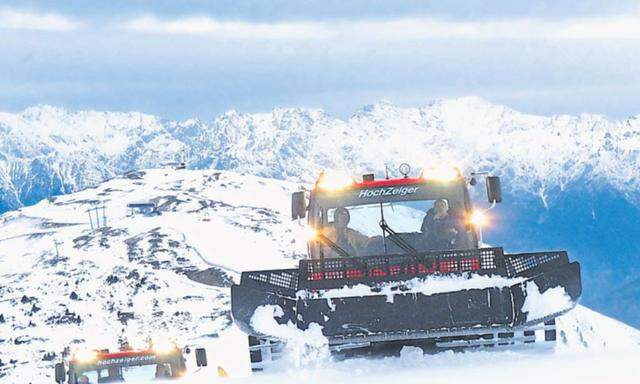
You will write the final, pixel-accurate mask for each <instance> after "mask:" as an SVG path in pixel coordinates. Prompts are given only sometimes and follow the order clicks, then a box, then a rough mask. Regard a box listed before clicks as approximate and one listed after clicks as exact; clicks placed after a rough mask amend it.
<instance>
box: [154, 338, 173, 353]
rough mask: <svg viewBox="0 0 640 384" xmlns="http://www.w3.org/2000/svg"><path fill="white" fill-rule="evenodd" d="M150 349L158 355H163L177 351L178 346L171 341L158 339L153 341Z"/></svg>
mask: <svg viewBox="0 0 640 384" xmlns="http://www.w3.org/2000/svg"><path fill="white" fill-rule="evenodd" d="M152 348H153V351H154V352H155V353H157V354H158V355H163V354H166V353H170V352H173V351H175V350H176V349H178V346H177V345H176V343H174V342H173V341H171V340H168V339H163V338H158V339H153V344H152Z"/></svg>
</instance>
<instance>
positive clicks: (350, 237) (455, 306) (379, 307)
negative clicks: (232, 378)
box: [231, 164, 582, 369]
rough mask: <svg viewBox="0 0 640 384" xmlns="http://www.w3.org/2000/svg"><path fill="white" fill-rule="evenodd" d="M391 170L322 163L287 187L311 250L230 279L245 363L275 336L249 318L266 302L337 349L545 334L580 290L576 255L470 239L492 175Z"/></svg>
mask: <svg viewBox="0 0 640 384" xmlns="http://www.w3.org/2000/svg"><path fill="white" fill-rule="evenodd" d="M400 173H401V174H402V175H403V176H402V177H400V178H396V179H390V178H385V179H380V180H376V179H375V178H374V175H372V174H367V175H363V177H362V179H361V180H358V181H354V179H352V178H350V177H346V178H345V177H335V176H332V175H330V174H325V173H323V174H321V175H320V177H319V178H318V180H317V182H316V183H315V186H314V188H313V189H312V190H311V191H309V192H307V191H300V192H296V193H294V194H293V196H292V217H293V219H302V218H304V217H308V225H309V227H310V228H312V229H313V231H314V233H313V234H312V235H311V236H310V237H311V239H310V240H309V241H308V252H309V259H307V260H301V261H300V262H299V267H298V268H295V269H283V270H265V271H251V272H244V273H242V277H241V281H240V284H238V285H234V286H233V287H232V288H231V307H232V313H233V319H234V321H235V323H236V324H237V325H238V326H239V327H240V328H241V329H242V330H243V331H244V332H246V333H247V334H248V335H249V345H250V354H251V360H252V363H253V367H254V368H255V369H260V368H261V366H262V364H263V362H264V361H265V360H268V359H270V358H271V357H272V356H274V355H276V354H277V353H278V350H279V348H280V346H281V344H282V343H281V341H280V340H277V339H274V338H272V337H270V335H266V334H262V333H260V331H259V330H256V329H254V326H253V325H252V317H253V316H254V311H255V310H256V309H257V308H258V307H260V306H265V305H272V306H274V307H275V306H278V307H280V308H281V309H282V311H280V310H278V311H277V312H281V313H282V312H283V313H284V314H283V315H282V316H280V317H278V318H276V320H277V321H278V322H279V323H281V324H285V323H289V322H291V323H292V324H295V326H296V327H298V328H299V329H302V330H305V329H307V328H308V327H309V325H310V324H312V323H317V324H319V325H320V326H322V333H323V334H324V335H325V336H326V338H327V339H328V342H329V346H330V348H331V349H332V350H337V351H341V350H348V349H355V348H367V347H377V346H381V345H407V344H411V345H419V346H422V347H433V348H438V347H450V348H457V347H473V346H496V345H509V344H514V343H520V342H523V343H529V342H534V341H536V339H540V340H542V339H543V335H544V340H546V341H553V340H555V338H556V333H555V321H554V319H555V318H556V317H557V316H559V315H561V314H563V313H565V312H567V311H569V310H570V309H572V308H573V307H574V306H575V305H576V303H577V301H578V299H579V297H580V295H581V292H582V285H581V280H580V266H579V264H578V263H577V262H570V261H569V259H568V257H567V252H565V251H545V252H535V253H520V254H505V253H504V251H503V249H502V248H499V247H481V246H480V244H482V239H481V236H482V225H483V224H484V221H485V218H486V217H487V216H488V214H487V213H488V212H492V211H490V209H491V208H493V207H494V206H495V204H496V203H499V202H501V201H502V192H501V188H500V179H499V178H498V177H495V176H489V175H487V174H486V173H475V174H471V175H470V176H468V177H464V176H463V175H462V174H461V173H460V171H459V170H457V169H455V168H452V169H433V170H430V169H424V170H422V171H421V172H420V174H419V175H418V176H417V177H411V176H409V174H410V168H409V166H408V165H406V164H403V165H402V166H401V167H400ZM479 178H484V179H485V182H486V191H487V195H488V201H489V203H490V204H492V205H491V206H490V207H488V208H487V209H484V210H474V208H473V207H472V203H471V199H470V197H469V189H468V187H469V186H474V185H476V184H477V180H478V179H479ZM363 286H364V288H365V289H364V291H363V289H362V288H363ZM354 287H355V288H358V289H355V288H354ZM363 292H364V293H363ZM536 331H539V332H536ZM536 334H537V337H536ZM354 352H355V351H354Z"/></svg>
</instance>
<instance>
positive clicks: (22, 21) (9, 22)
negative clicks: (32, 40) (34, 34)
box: [0, 8, 81, 31]
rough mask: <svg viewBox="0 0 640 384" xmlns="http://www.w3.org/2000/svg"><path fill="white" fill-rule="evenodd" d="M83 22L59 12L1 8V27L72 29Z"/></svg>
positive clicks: (50, 29)
mask: <svg viewBox="0 0 640 384" xmlns="http://www.w3.org/2000/svg"><path fill="white" fill-rule="evenodd" d="M80 25H81V23H79V22H77V21H75V20H72V19H70V18H68V17H66V16H63V15H60V14H57V13H40V12H32V11H22V10H15V9H10V8H0V29H21V30H36V31H71V30H74V29H77V28H79V27H80Z"/></svg>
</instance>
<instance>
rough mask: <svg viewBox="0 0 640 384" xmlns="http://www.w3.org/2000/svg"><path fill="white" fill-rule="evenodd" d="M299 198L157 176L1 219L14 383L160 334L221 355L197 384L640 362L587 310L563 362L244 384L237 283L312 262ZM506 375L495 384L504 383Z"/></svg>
mask: <svg viewBox="0 0 640 384" xmlns="http://www.w3.org/2000/svg"><path fill="white" fill-rule="evenodd" d="M297 187H298V186H297V185H296V184H294V183H291V182H285V181H279V180H273V179H264V178H259V177H254V176H248V175H241V174H236V173H231V172H220V171H188V170H182V171H177V170H173V169H154V170H144V171H139V172H133V173H130V174H128V175H127V176H125V177H119V178H114V179H112V180H110V181H107V182H105V183H102V184H100V185H99V186H97V187H96V188H91V189H86V190H83V191H80V192H77V193H74V194H70V195H66V196H61V197H57V198H53V199H50V200H44V201H42V202H41V203H39V204H37V205H34V206H32V207H28V208H23V209H21V210H18V211H13V212H10V213H6V214H4V215H3V216H0V315H1V316H2V318H1V319H2V320H0V360H2V365H0V382H2V383H4V382H7V383H14V382H29V381H31V382H34V383H41V382H50V380H51V378H50V376H51V374H52V369H51V367H52V364H53V363H52V362H51V361H47V360H46V359H44V358H45V355H46V354H48V353H59V352H60V350H61V349H62V347H64V346H66V345H68V344H71V345H87V346H94V347H104V346H108V347H114V345H115V344H116V342H117V338H118V337H123V336H126V337H127V338H128V339H129V340H132V341H133V342H136V341H140V340H141V339H144V338H145V337H147V336H149V335H153V334H156V333H158V332H160V333H162V334H168V335H173V336H175V337H176V338H177V339H179V340H182V341H183V342H187V343H197V344H203V345H206V346H207V347H208V350H209V355H210V362H211V365H210V367H209V368H207V369H204V370H201V371H198V372H194V373H192V374H191V375H190V376H189V377H187V378H185V381H184V382H186V383H197V382H211V381H212V380H214V379H215V377H216V376H217V372H216V368H217V366H218V365H221V366H223V367H225V368H226V369H227V370H228V371H229V372H230V373H231V374H232V375H233V376H238V377H239V378H238V379H236V380H237V381H238V382H287V381H288V382H296V383H297V382H300V380H303V381H305V382H307V381H309V382H326V381H327V380H331V381H335V382H341V381H345V378H349V379H350V378H352V377H355V378H356V380H359V381H360V382H364V381H367V382H369V381H375V380H378V382H383V381H385V380H386V381H389V380H399V379H400V378H403V379H405V381H406V382H421V381H420V380H422V378H423V377H424V376H425V375H428V376H429V377H432V378H433V382H450V381H451V375H454V376H455V377H456V378H459V379H460V380H463V379H471V378H473V377H474V376H476V373H474V372H475V371H473V370H469V367H478V369H480V370H481V371H487V372H489V371H491V370H494V371H495V370H496V364H498V363H500V364H502V363H504V362H507V368H506V369H507V370H508V371H509V370H510V371H518V370H520V369H523V370H524V372H527V371H526V369H525V368H524V367H523V366H525V365H527V364H526V363H524V362H523V359H524V357H527V358H530V359H531V360H532V361H533V363H532V367H537V368H538V369H548V366H549V365H550V364H552V361H555V360H556V359H560V360H559V361H562V363H561V365H562V367H564V369H574V368H575V369H577V365H580V364H583V363H579V362H580V361H583V362H584V364H590V365H588V366H589V367H596V366H597V365H594V364H591V362H592V360H597V361H602V360H606V361H609V360H611V361H617V362H618V363H619V362H620V361H622V360H620V359H619V356H621V355H619V353H623V351H626V352H624V353H626V354H627V356H638V354H639V352H638V351H639V350H640V349H639V348H640V347H639V345H640V332H638V331H637V330H635V329H632V328H630V327H628V326H625V325H623V324H622V323H619V322H617V321H615V320H611V319H609V318H606V317H604V316H602V315H599V314H597V313H595V312H593V311H590V310H589V309H587V308H584V307H578V308H577V309H576V310H574V311H572V312H571V313H569V314H568V315H566V316H565V317H564V318H562V319H561V320H560V321H559V329H560V333H559V344H558V347H557V348H556V350H554V351H551V352H549V351H546V352H542V351H538V350H537V349H536V350H535V351H530V352H526V351H503V352H497V353H493V352H492V353H485V352H482V353H470V354H456V355H451V354H440V355H435V356H424V357H422V356H415V355H412V354H411V353H408V354H406V356H403V357H402V358H389V359H382V360H375V361H368V360H362V359H358V360H355V361H348V362H336V361H331V360H330V359H329V360H326V359H320V360H318V361H317V364H311V365H310V366H309V365H306V366H302V367H287V366H286V364H285V365H281V366H280V368H278V369H276V370H275V371H273V372H271V373H266V374H264V375H262V376H254V377H244V378H240V377H241V376H245V375H246V361H247V360H246V359H247V356H246V349H245V346H246V338H245V337H244V336H243V335H241V334H238V333H237V332H236V331H233V330H231V329H229V328H228V325H229V289H228V284H229V282H230V280H231V279H235V278H237V271H240V270H246V269H254V268H256V269H257V268H260V269H262V268H277V267H288V266H292V265H295V263H296V261H297V259H299V258H300V257H302V256H303V254H304V252H305V248H306V247H305V245H304V244H303V243H301V242H300V241H299V240H298V241H296V240H295V239H300V238H301V237H302V236H301V235H302V232H303V229H302V228H301V227H300V226H299V225H298V224H297V223H295V222H291V221H290V219H289V216H288V214H289V201H290V200H289V194H290V193H291V192H292V191H294V190H296V189H297ZM139 201H154V202H156V203H157V205H158V207H159V211H160V213H161V214H160V215H159V216H151V217H147V216H142V215H139V214H136V215H134V216H130V215H129V212H128V210H127V208H126V205H127V203H129V202H139ZM102 204H104V205H105V206H106V208H105V213H106V215H107V219H106V220H107V223H106V224H107V225H106V226H105V227H102V228H100V229H92V228H91V226H90V225H89V221H88V214H87V212H86V210H87V208H90V207H94V206H100V205H102ZM94 225H95V223H94ZM56 241H57V242H59V246H58V253H59V256H57V255H56V250H55V243H54V242H56ZM202 271H206V273H203V272H202ZM195 280H197V281H207V282H208V283H209V284H212V285H205V284H202V283H199V282H196V281H195ZM216 335H219V336H220V337H216ZM532 354H533V355H532ZM549 356H551V358H550V357H549ZM593 356H597V357H593ZM285 363H286V361H285ZM293 363H295V362H293ZM545 367H546V368H545ZM618 368H624V367H618ZM527 369H529V370H531V369H533V368H531V367H529V368H527ZM400 371H401V373H399V372H400ZM619 371H620V372H622V373H624V374H627V373H628V372H626V371H624V370H623V369H619ZM500 372H502V371H500ZM500 372H498V373H495V372H494V374H493V376H492V377H494V378H496V381H498V382H499V381H500V380H499V378H497V377H496V375H498V374H500ZM620 372H618V373H620ZM396 374H400V375H401V377H397V376H396ZM593 377H598V376H597V375H596V376H593ZM624 377H630V376H624ZM624 377H623V378H624ZM456 380H457V379H456ZM511 380H513V377H511ZM350 382H351V381H350ZM356 382H357V381H356ZM525 382H526V381H525ZM532 382H533V380H532ZM623 382H624V380H623Z"/></svg>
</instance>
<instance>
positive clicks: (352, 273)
mask: <svg viewBox="0 0 640 384" xmlns="http://www.w3.org/2000/svg"><path fill="white" fill-rule="evenodd" d="M362 276H364V273H363V272H362V271H361V270H359V269H347V279H358V278H361V277H362Z"/></svg>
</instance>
